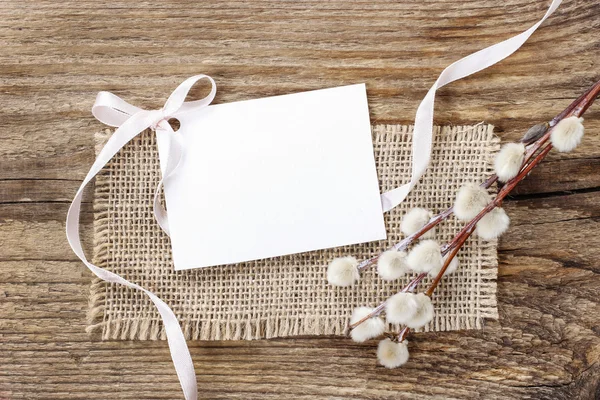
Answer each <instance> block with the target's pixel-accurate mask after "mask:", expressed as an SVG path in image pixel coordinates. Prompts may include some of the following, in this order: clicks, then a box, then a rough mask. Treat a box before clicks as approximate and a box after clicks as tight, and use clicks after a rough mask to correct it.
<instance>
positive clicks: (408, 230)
mask: <svg viewBox="0 0 600 400" xmlns="http://www.w3.org/2000/svg"><path fill="white" fill-rule="evenodd" d="M431 217H433V213H432V212H431V211H429V210H426V209H424V208H420V207H416V208H413V209H411V210H410V211H408V212H407V213H406V214H405V215H404V216H403V217H402V222H401V223H400V230H401V231H402V233H404V234H405V235H406V236H410V235H412V234H413V233H416V232H417V231H419V230H420V229H421V228H423V227H424V226H425V225H427V223H428V222H429V220H430V219H431ZM434 235H435V227H434V228H431V229H430V230H428V231H427V232H425V233H424V234H423V235H421V238H423V239H429V238H432V237H433V236H434Z"/></svg>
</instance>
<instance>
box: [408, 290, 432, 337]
mask: <svg viewBox="0 0 600 400" xmlns="http://www.w3.org/2000/svg"><path fill="white" fill-rule="evenodd" d="M415 300H417V304H418V306H417V311H416V312H415V314H414V315H413V316H412V317H411V318H410V320H408V321H407V322H406V326H408V327H409V328H411V329H417V328H421V327H423V326H425V325H427V324H428V323H429V321H431V320H432V319H433V303H432V302H431V298H430V297H429V296H426V295H425V294H423V293H417V294H416V295H415Z"/></svg>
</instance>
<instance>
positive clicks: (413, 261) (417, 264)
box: [406, 240, 442, 272]
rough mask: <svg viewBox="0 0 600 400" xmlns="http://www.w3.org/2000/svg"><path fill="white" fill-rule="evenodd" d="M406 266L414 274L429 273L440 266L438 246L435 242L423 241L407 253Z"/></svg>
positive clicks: (440, 257)
mask: <svg viewBox="0 0 600 400" xmlns="http://www.w3.org/2000/svg"><path fill="white" fill-rule="evenodd" d="M406 262H407V264H408V266H409V267H410V268H411V269H412V270H413V271H415V272H429V271H431V270H432V269H434V268H439V267H440V265H441V264H442V254H441V253H440V245H439V244H438V242H436V241H435V240H423V241H421V242H419V244H417V245H416V246H415V247H414V248H413V249H412V250H411V251H410V253H408V257H407V258H406Z"/></svg>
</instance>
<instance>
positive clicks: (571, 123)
mask: <svg viewBox="0 0 600 400" xmlns="http://www.w3.org/2000/svg"><path fill="white" fill-rule="evenodd" d="M584 133H585V128H584V127H583V118H580V117H575V116H573V117H569V118H565V119H563V120H562V121H560V122H559V123H558V124H556V126H555V127H554V129H553V130H552V133H551V134H550V140H551V141H552V145H553V146H554V147H555V148H556V150H558V151H560V152H569V151H571V150H573V149H574V148H575V147H577V146H579V143H581V139H582V138H583V135H584Z"/></svg>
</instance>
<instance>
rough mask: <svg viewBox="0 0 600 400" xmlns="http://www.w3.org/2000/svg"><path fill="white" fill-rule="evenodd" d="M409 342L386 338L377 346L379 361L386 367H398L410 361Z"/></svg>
mask: <svg viewBox="0 0 600 400" xmlns="http://www.w3.org/2000/svg"><path fill="white" fill-rule="evenodd" d="M408 358H409V352H408V342H407V341H406V340H404V341H403V342H401V343H398V342H394V341H392V340H390V339H384V340H382V341H381V342H379V345H378V346H377V361H379V364H381V365H383V366H384V367H386V368H390V369H391V368H398V367H400V366H402V365H404V364H406V362H407V361H408Z"/></svg>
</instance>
